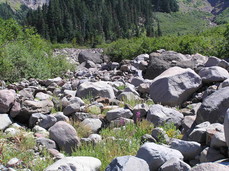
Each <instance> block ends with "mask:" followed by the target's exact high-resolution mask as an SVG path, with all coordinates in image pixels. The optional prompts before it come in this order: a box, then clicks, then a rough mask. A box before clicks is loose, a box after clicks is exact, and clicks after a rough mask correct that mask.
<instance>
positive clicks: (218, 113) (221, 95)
mask: <svg viewBox="0 0 229 171" xmlns="http://www.w3.org/2000/svg"><path fill="white" fill-rule="evenodd" d="M228 108H229V87H225V88H221V89H219V90H217V91H215V92H214V93H212V94H211V95H209V96H208V97H206V98H205V99H204V101H203V103H202V104H201V106H200V108H199V110H198V111H197V118H196V122H197V123H202V122H204V121H209V122H210V123H217V122H219V123H223V121H224V115H225V113H226V111H227V109H228Z"/></svg>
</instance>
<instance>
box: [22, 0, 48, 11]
mask: <svg viewBox="0 0 229 171" xmlns="http://www.w3.org/2000/svg"><path fill="white" fill-rule="evenodd" d="M22 2H23V3H24V4H25V5H26V6H27V7H29V8H32V9H36V8H38V7H39V6H40V7H41V6H42V5H43V4H48V3H49V0H22Z"/></svg>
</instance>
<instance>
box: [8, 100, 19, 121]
mask: <svg viewBox="0 0 229 171" xmlns="http://www.w3.org/2000/svg"><path fill="white" fill-rule="evenodd" d="M20 111H21V105H20V103H19V102H17V101H15V102H14V105H13V106H12V108H11V110H10V116H11V117H12V118H15V117H16V116H17V115H18V114H19V113H20Z"/></svg>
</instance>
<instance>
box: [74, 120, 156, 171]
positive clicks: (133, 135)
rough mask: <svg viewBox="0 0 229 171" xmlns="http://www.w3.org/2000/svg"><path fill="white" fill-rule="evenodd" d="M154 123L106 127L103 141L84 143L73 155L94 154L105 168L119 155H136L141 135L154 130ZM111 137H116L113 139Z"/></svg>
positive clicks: (102, 133) (103, 132) (102, 132)
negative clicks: (115, 127)
mask: <svg viewBox="0 0 229 171" xmlns="http://www.w3.org/2000/svg"><path fill="white" fill-rule="evenodd" d="M152 128H153V125H152V124H151V123H149V122H147V121H143V122H139V123H138V124H137V125H136V124H133V123H132V124H127V125H126V126H125V127H121V128H120V129H111V128H106V129H102V131H101V132H100V134H101V136H102V137H103V141H102V142H100V143H98V144H96V145H93V144H89V145H88V144H83V145H82V146H81V147H80V148H79V149H77V150H76V151H75V152H74V153H73V154H72V155H73V156H92V157H96V158H98V159H100V160H101V162H102V167H101V170H105V168H106V167H107V166H108V164H109V163H110V162H111V161H112V160H113V159H114V158H115V157H118V156H125V155H136V153H137V151H138V149H139V147H140V145H141V143H140V141H141V136H142V135H144V134H146V133H148V134H150V133H151V131H152ZM109 137H115V139H116V140H112V139H111V138H109Z"/></svg>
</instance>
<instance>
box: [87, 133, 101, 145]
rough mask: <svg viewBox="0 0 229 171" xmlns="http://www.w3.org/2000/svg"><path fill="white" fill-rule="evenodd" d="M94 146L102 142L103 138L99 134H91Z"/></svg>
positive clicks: (90, 137)
mask: <svg viewBox="0 0 229 171" xmlns="http://www.w3.org/2000/svg"><path fill="white" fill-rule="evenodd" d="M88 138H89V139H90V140H91V141H92V142H93V143H94V144H97V143H99V142H101V141H102V136H101V135H99V134H90V135H89V137H88Z"/></svg>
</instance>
